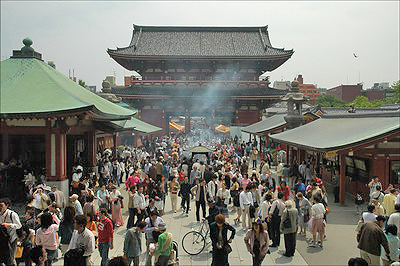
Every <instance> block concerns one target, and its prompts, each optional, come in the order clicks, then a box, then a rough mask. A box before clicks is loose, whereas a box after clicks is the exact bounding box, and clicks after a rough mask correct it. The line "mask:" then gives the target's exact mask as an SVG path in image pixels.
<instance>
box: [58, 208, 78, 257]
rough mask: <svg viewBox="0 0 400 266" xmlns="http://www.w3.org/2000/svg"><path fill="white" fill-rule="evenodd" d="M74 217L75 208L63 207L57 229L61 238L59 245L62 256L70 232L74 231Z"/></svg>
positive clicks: (69, 238)
mask: <svg viewBox="0 0 400 266" xmlns="http://www.w3.org/2000/svg"><path fill="white" fill-rule="evenodd" d="M74 217H75V208H74V207H72V206H67V207H65V209H64V217H63V219H62V220H61V222H60V227H59V229H58V234H59V236H60V238H61V240H60V247H61V254H62V256H64V254H65V252H67V249H68V245H69V242H70V241H71V237H72V233H73V232H74Z"/></svg>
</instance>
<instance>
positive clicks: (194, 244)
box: [182, 219, 211, 255]
mask: <svg viewBox="0 0 400 266" xmlns="http://www.w3.org/2000/svg"><path fill="white" fill-rule="evenodd" d="M210 243H211V239H210V228H209V226H208V221H207V220H206V219H203V220H202V222H201V225H200V230H194V229H192V230H191V231H189V232H187V233H186V234H185V235H184V236H183V238H182V248H183V250H184V251H185V252H186V253H187V254H189V255H198V254H200V253H201V252H202V251H203V250H204V248H205V247H206V245H208V244H210Z"/></svg>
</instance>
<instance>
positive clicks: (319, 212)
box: [311, 203, 326, 219]
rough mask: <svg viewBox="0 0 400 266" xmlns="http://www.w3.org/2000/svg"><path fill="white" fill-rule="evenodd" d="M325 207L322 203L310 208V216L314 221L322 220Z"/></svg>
mask: <svg viewBox="0 0 400 266" xmlns="http://www.w3.org/2000/svg"><path fill="white" fill-rule="evenodd" d="M325 211H326V210H325V206H324V204H322V203H317V204H314V205H313V206H312V207H311V215H312V216H313V217H314V218H315V219H321V218H324V214H325Z"/></svg>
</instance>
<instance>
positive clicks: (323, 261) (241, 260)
mask: <svg viewBox="0 0 400 266" xmlns="http://www.w3.org/2000/svg"><path fill="white" fill-rule="evenodd" d="M121 187H122V186H121ZM121 192H122V194H123V195H124V197H125V198H127V193H126V191H124V190H123V191H122V190H121ZM332 199H333V195H332V194H331V195H330V197H329V200H331V201H332ZM179 203H180V199H178V205H180V204H179ZM347 203H348V205H346V206H340V205H339V204H334V203H330V207H331V210H332V212H331V214H330V215H329V216H328V225H327V229H326V231H327V240H326V242H325V243H324V248H323V249H321V248H308V247H307V241H309V240H310V238H311V235H310V233H309V232H307V238H304V237H302V236H300V237H298V239H297V243H296V245H297V250H296V253H295V256H294V257H292V258H287V257H284V256H283V255H282V254H283V252H284V241H283V237H282V239H281V246H280V247H279V248H270V251H271V254H267V256H266V257H265V259H264V261H263V263H262V265H347V261H348V259H349V258H351V257H355V256H359V252H358V249H357V248H356V247H357V243H356V240H355V231H354V228H355V226H356V223H357V220H358V217H357V216H356V215H355V207H354V204H353V203H352V201H351V199H349V200H347ZM127 205H128V204H125V209H124V210H123V214H124V218H125V224H126V222H127V218H128V211H127V207H126V206H127ZM191 208H192V210H191V211H190V212H189V216H188V217H186V216H184V215H182V212H181V211H178V212H177V213H173V212H172V211H170V210H171V202H170V199H169V197H168V198H167V200H166V207H165V210H166V213H165V214H164V215H163V217H162V218H163V219H164V220H165V222H166V223H167V231H168V232H171V233H172V234H173V236H174V240H175V241H176V242H177V243H178V245H179V260H180V265H211V253H210V252H209V251H210V250H211V247H206V250H204V251H203V252H202V253H201V254H199V255H196V256H190V255H188V254H186V253H185V252H184V251H183V249H182V237H183V236H184V235H185V234H186V232H188V231H190V230H191V229H192V228H197V227H198V226H199V224H197V223H196V222H194V221H195V202H194V201H191ZM207 213H208V212H207ZM234 217H236V215H235V213H230V217H229V218H228V219H227V221H228V222H229V223H230V224H231V225H234V223H233V218H234ZM234 227H235V228H236V230H237V231H236V236H235V239H234V240H233V242H232V244H231V245H232V249H233V251H232V253H231V254H230V255H229V263H230V265H252V258H251V255H250V253H249V252H248V251H247V248H246V246H245V243H244V241H243V238H244V234H245V232H244V231H243V230H242V229H241V226H235V225H234ZM125 228H126V227H125V226H122V227H120V228H118V229H117V230H116V232H115V235H114V239H115V240H114V249H113V250H110V258H112V257H115V256H120V255H122V249H123V242H124V236H125V232H126V229H125ZM142 249H143V250H144V251H143V253H142V256H141V263H140V265H144V260H145V254H144V253H145V243H144V236H143V243H142ZM92 260H93V262H94V263H95V265H100V257H99V252H98V250H95V252H94V254H93V256H92ZM54 265H63V262H62V260H60V261H58V262H57V263H55V264H54Z"/></svg>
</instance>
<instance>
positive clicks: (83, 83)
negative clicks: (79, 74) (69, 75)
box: [78, 79, 87, 88]
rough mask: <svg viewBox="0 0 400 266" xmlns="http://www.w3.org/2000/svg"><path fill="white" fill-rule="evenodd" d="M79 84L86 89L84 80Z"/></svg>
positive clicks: (79, 81)
mask: <svg viewBox="0 0 400 266" xmlns="http://www.w3.org/2000/svg"><path fill="white" fill-rule="evenodd" d="M78 84H79V85H81V86H82V87H84V88H86V87H87V86H86V82H84V81H83V80H81V79H80V80H78Z"/></svg>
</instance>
